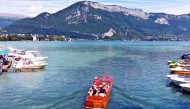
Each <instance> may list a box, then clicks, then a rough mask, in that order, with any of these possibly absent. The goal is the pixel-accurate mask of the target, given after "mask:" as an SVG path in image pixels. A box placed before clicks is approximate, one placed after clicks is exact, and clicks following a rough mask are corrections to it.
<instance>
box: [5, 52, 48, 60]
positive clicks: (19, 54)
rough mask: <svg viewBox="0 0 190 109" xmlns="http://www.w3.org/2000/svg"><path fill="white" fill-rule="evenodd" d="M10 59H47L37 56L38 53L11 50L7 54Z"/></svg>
mask: <svg viewBox="0 0 190 109" xmlns="http://www.w3.org/2000/svg"><path fill="white" fill-rule="evenodd" d="M8 55H9V56H10V57H21V58H31V59H32V58H33V59H35V60H39V61H42V60H45V59H47V58H48V57H46V56H38V55H39V52H38V51H28V50H24V49H20V50H16V49H12V50H11V52H10V53H9V54H8Z"/></svg>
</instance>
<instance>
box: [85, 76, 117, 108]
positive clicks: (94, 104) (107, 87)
mask: <svg viewBox="0 0 190 109" xmlns="http://www.w3.org/2000/svg"><path fill="white" fill-rule="evenodd" d="M113 82H114V81H113V78H112V77H111V76H110V75H109V74H107V73H105V74H104V75H102V76H99V77H97V78H95V80H94V83H93V84H92V86H91V87H90V89H89V91H88V95H87V97H86V101H85V103H84V107H85V108H90V109H104V108H106V106H107V104H108V101H109V98H110V93H111V89H112V85H113Z"/></svg>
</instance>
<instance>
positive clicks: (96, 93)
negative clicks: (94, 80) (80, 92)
mask: <svg viewBox="0 0 190 109" xmlns="http://www.w3.org/2000/svg"><path fill="white" fill-rule="evenodd" d="M88 94H89V95H90V96H92V95H93V96H97V95H98V89H97V86H96V85H95V84H94V85H92V87H91V88H90V90H89V91H88Z"/></svg>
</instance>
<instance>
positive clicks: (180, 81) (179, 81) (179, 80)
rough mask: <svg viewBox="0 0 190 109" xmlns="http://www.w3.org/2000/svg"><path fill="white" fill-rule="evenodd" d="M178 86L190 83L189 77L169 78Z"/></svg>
mask: <svg viewBox="0 0 190 109" xmlns="http://www.w3.org/2000/svg"><path fill="white" fill-rule="evenodd" d="M169 79H170V80H171V81H172V82H173V83H174V84H175V85H176V86H179V84H183V83H190V78H189V77H171V78H169Z"/></svg>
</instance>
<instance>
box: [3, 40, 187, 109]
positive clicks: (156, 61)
mask: <svg viewBox="0 0 190 109" xmlns="http://www.w3.org/2000/svg"><path fill="white" fill-rule="evenodd" d="M0 44H3V45H12V46H14V47H16V48H19V49H23V48H24V49H28V50H38V51H39V52H40V53H41V55H42V56H48V59H47V62H48V66H47V67H46V68H45V69H44V70H40V71H38V72H20V73H15V72H11V71H10V72H7V73H4V74H2V75H1V76H0V104H1V105H0V109H83V103H84V100H85V97H86V94H87V91H88V89H89V87H90V85H91V84H92V82H93V79H94V77H95V76H98V75H101V74H103V73H104V72H105V71H107V72H109V74H110V75H112V76H113V78H114V80H115V82H114V85H113V88H112V93H111V96H110V101H109V104H108V106H107V109H142V108H143V109H144V108H145V109H190V94H188V93H181V90H180V88H176V87H174V86H171V85H168V83H169V81H168V80H167V79H166V75H167V74H169V68H168V66H167V61H168V60H171V59H174V58H177V57H178V56H180V55H181V54H183V53H188V52H190V51H189V50H190V42H127V41H126V42H120V41H115V42H104V41H78V42H0Z"/></svg>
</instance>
